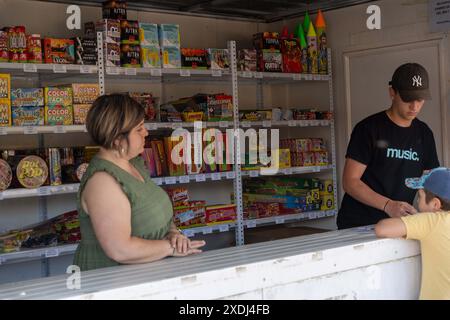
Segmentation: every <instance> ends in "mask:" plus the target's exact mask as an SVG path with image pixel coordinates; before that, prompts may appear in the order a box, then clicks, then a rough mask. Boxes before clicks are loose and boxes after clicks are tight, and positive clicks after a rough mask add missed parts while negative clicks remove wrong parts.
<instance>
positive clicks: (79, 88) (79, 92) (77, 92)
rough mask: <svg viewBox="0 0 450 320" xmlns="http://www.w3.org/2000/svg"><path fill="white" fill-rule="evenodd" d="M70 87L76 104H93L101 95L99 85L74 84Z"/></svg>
mask: <svg viewBox="0 0 450 320" xmlns="http://www.w3.org/2000/svg"><path fill="white" fill-rule="evenodd" d="M70 87H71V88H72V97H73V103H74V104H87V103H93V102H94V101H95V99H97V98H98V96H99V95H100V87H99V86H98V84H97V83H72V84H71V85H70Z"/></svg>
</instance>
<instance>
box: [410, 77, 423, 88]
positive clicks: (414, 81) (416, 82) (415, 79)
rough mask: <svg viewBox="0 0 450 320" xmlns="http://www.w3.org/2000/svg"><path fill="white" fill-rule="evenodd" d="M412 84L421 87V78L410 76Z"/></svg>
mask: <svg viewBox="0 0 450 320" xmlns="http://www.w3.org/2000/svg"><path fill="white" fill-rule="evenodd" d="M412 81H413V83H412V85H413V87H421V86H422V78H421V77H420V76H414V77H413V78H412Z"/></svg>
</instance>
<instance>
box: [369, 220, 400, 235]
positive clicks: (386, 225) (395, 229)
mask: <svg viewBox="0 0 450 320" xmlns="http://www.w3.org/2000/svg"><path fill="white" fill-rule="evenodd" d="M375 234H376V235H377V237H378V238H400V237H405V236H406V225H405V223H404V222H403V221H402V219H400V218H389V219H383V220H381V221H379V222H378V223H377V224H376V225H375Z"/></svg>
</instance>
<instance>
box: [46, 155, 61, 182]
mask: <svg viewBox="0 0 450 320" xmlns="http://www.w3.org/2000/svg"><path fill="white" fill-rule="evenodd" d="M46 156H47V161H48V171H49V180H50V185H51V186H59V185H61V183H62V178H61V154H60V153H59V149H58V148H48V149H47V150H46Z"/></svg>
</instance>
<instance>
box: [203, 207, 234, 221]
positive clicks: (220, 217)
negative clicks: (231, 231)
mask: <svg viewBox="0 0 450 320" xmlns="http://www.w3.org/2000/svg"><path fill="white" fill-rule="evenodd" d="M234 220H236V205H235V204H228V205H216V206H209V207H206V216H205V222H206V223H216V222H224V221H234Z"/></svg>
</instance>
